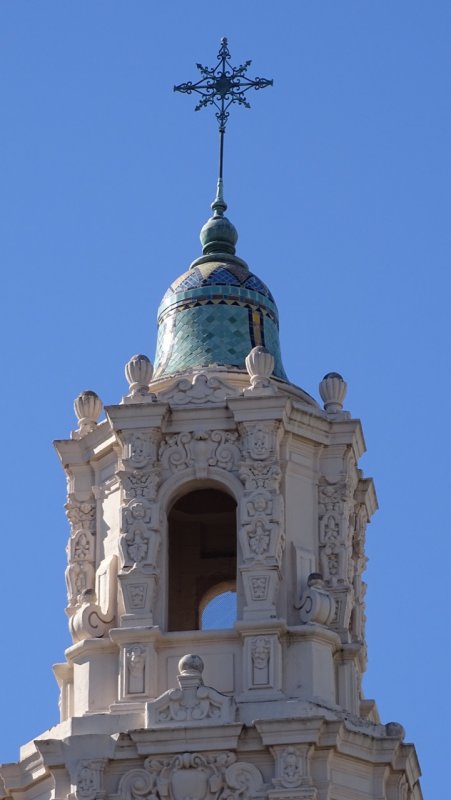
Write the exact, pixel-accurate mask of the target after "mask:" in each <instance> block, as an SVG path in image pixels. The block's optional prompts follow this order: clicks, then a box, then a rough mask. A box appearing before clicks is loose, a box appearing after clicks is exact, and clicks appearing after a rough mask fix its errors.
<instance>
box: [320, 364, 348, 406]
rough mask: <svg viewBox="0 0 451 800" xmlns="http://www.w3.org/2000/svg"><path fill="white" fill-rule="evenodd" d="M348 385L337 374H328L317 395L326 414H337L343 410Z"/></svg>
mask: <svg viewBox="0 0 451 800" xmlns="http://www.w3.org/2000/svg"><path fill="white" fill-rule="evenodd" d="M347 388H348V384H347V383H346V381H345V380H344V378H342V376H341V375H340V374H339V373H338V372H328V373H327V375H325V376H324V378H323V379H322V381H321V383H320V385H319V393H320V395H321V399H322V400H323V403H324V410H325V411H326V412H327V413H328V414H337V413H338V412H339V411H341V410H342V409H343V401H344V399H345V397H346V391H347Z"/></svg>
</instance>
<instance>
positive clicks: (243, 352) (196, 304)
mask: <svg viewBox="0 0 451 800" xmlns="http://www.w3.org/2000/svg"><path fill="white" fill-rule="evenodd" d="M212 208H213V210H214V214H213V216H212V217H211V218H210V219H209V220H208V222H207V223H206V224H205V225H204V227H203V228H202V231H201V242H202V245H203V256H201V257H200V258H198V259H196V261H194V262H193V264H192V265H191V267H190V269H189V270H188V271H187V272H184V273H183V275H180V277H179V278H177V279H176V280H175V281H174V282H173V283H172V284H171V285H170V287H169V289H168V290H167V292H166V294H165V295H164V297H163V300H162V301H161V303H160V307H159V309H158V339H157V351H156V355H155V369H154V376H153V377H154V378H161V377H164V376H166V375H172V374H174V373H177V372H183V371H186V370H189V369H194V368H200V367H209V366H213V365H215V366H216V365H218V366H223V367H228V368H229V369H236V370H245V369H246V367H245V363H244V361H245V358H246V356H247V355H248V353H249V352H250V350H252V348H253V347H256V346H257V345H263V346H264V347H266V348H267V350H269V352H270V353H272V355H273V356H274V361H275V366H274V373H273V374H274V376H275V377H277V378H281V379H282V380H288V378H287V376H286V374H285V370H284V368H283V365H282V359H281V355H280V344H279V318H278V313H277V306H276V304H275V302H274V298H273V296H272V294H271V292H270V291H269V289H268V287H267V286H266V285H265V284H264V283H263V281H261V280H260V278H258V277H257V276H256V275H254V274H253V273H252V272H250V270H249V268H248V266H247V264H246V263H245V262H244V261H242V259H240V258H238V257H237V256H236V255H235V243H236V241H237V238H238V234H237V232H236V229H235V227H234V226H233V225H232V223H231V222H230V221H229V220H228V219H227V218H226V217H225V216H224V211H225V210H226V208H227V206H226V204H225V201H224V199H223V197H222V182H220V185H219V186H218V193H217V196H216V198H215V201H214V203H213V204H212Z"/></svg>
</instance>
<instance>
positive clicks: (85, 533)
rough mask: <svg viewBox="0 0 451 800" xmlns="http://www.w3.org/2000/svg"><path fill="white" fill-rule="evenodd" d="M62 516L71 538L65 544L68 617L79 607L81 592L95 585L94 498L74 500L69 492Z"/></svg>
mask: <svg viewBox="0 0 451 800" xmlns="http://www.w3.org/2000/svg"><path fill="white" fill-rule="evenodd" d="M66 514H67V518H68V519H69V522H70V525H71V535H70V538H69V541H68V544H67V559H68V566H67V569H66V585H67V599H68V607H67V609H66V611H67V613H68V614H69V615H70V616H71V615H72V614H74V613H75V611H76V609H77V608H79V607H80V606H81V604H82V602H83V595H84V594H85V592H88V591H93V590H94V586H95V533H96V503H95V499H94V496H93V495H88V498H87V499H86V500H77V498H76V497H75V495H74V494H73V493H70V494H69V495H68V498H67V503H66Z"/></svg>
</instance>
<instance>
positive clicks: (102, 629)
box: [69, 589, 114, 642]
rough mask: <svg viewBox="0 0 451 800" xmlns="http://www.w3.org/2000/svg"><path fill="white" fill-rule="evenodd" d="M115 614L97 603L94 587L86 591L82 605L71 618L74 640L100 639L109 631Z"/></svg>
mask: <svg viewBox="0 0 451 800" xmlns="http://www.w3.org/2000/svg"><path fill="white" fill-rule="evenodd" d="M113 619H114V615H108V614H105V613H104V612H103V611H102V609H101V608H100V606H99V605H98V603H97V597H96V593H95V591H94V590H93V589H90V590H87V591H86V592H84V594H83V596H82V600H81V605H80V607H79V609H78V610H77V611H76V612H75V614H74V615H73V616H72V617H70V619H69V629H70V632H71V634H72V638H73V640H74V642H81V641H83V640H84V639H100V638H101V637H102V636H104V635H105V633H106V632H107V631H108V629H109V627H110V625H111V623H112V621H113Z"/></svg>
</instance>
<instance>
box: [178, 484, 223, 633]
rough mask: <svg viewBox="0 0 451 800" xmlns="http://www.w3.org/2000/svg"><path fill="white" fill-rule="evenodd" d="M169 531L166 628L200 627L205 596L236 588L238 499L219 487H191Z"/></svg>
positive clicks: (209, 598)
mask: <svg viewBox="0 0 451 800" xmlns="http://www.w3.org/2000/svg"><path fill="white" fill-rule="evenodd" d="M168 534H169V597H168V630H170V631H191V630H199V628H200V627H201V625H200V623H201V614H202V611H203V610H204V607H205V605H206V602H207V603H208V602H209V600H212V599H213V598H214V597H216V596H217V595H218V594H221V593H222V592H224V589H227V591H229V592H230V591H235V590H236V538H237V536H236V502H235V500H234V499H233V498H232V497H231V496H230V495H228V494H226V492H223V491H220V490H219V489H198V490H196V491H192V492H189V493H188V494H185V495H184V496H183V497H181V498H180V499H179V500H177V502H176V503H175V504H174V505H173V507H172V509H171V511H170V512H169V515H168ZM205 601H206V602H205ZM208 627H213V625H209V626H208Z"/></svg>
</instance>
